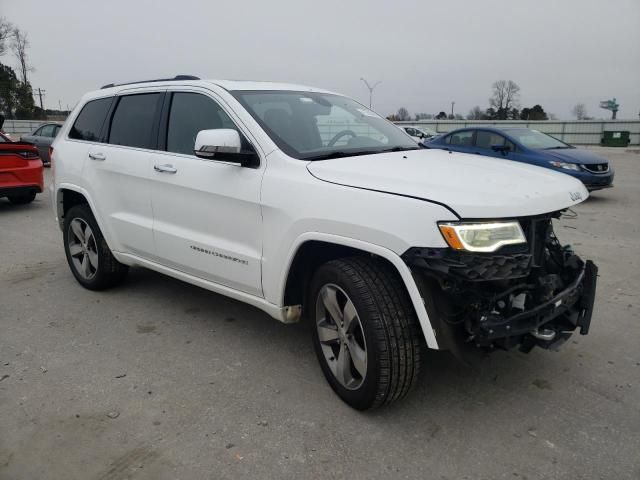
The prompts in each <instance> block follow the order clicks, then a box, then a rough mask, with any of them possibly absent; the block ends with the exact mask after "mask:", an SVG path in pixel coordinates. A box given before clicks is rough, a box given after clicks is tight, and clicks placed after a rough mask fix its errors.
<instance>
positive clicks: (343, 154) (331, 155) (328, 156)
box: [303, 150, 380, 160]
mask: <svg viewBox="0 0 640 480" xmlns="http://www.w3.org/2000/svg"><path fill="white" fill-rule="evenodd" d="M374 153H380V152H379V150H361V151H359V152H343V151H338V152H330V153H323V154H322V155H315V156H312V157H305V158H303V160H330V159H332V158H342V157H355V156H357V155H372V154H374Z"/></svg>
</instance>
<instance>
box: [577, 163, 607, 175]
mask: <svg viewBox="0 0 640 480" xmlns="http://www.w3.org/2000/svg"><path fill="white" fill-rule="evenodd" d="M582 168H584V169H585V170H587V171H588V172H591V173H607V172H608V171H609V164H608V163H593V164H590V165H582Z"/></svg>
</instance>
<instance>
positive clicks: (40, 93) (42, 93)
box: [37, 88, 47, 110]
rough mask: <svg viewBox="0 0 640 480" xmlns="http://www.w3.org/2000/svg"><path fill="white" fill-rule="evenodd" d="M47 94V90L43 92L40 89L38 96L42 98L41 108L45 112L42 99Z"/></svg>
mask: <svg viewBox="0 0 640 480" xmlns="http://www.w3.org/2000/svg"><path fill="white" fill-rule="evenodd" d="M46 93H47V92H46V90H42V89H41V88H38V94H37V95H38V97H40V108H41V109H42V110H44V102H43V101H42V97H44V96H45V94H46Z"/></svg>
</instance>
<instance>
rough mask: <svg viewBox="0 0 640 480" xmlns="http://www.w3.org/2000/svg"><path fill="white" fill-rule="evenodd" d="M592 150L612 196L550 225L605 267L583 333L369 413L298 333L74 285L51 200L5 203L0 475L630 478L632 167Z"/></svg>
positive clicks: (168, 293)
mask: <svg viewBox="0 0 640 480" xmlns="http://www.w3.org/2000/svg"><path fill="white" fill-rule="evenodd" d="M600 151H601V152H602V153H603V154H605V155H606V156H608V157H609V158H610V160H611V161H612V163H613V165H614V166H615V168H616V170H617V177H616V182H615V183H616V187H615V188H614V189H610V190H607V191H603V192H598V193H595V194H594V195H593V196H592V198H590V199H589V200H588V201H587V202H585V203H583V204H582V205H580V206H579V207H578V208H576V211H577V212H578V213H579V216H578V218H577V219H574V220H565V221H564V222H563V223H562V224H561V225H560V226H558V227H557V232H558V235H559V236H560V238H561V240H563V241H564V242H570V243H572V244H573V245H574V246H575V248H576V250H578V252H579V253H581V254H582V255H583V256H586V257H589V258H592V259H593V260H594V261H595V262H596V263H597V264H598V265H599V267H600V274H601V277H600V283H599V286H598V296H597V297H598V298H597V303H596V311H595V314H594V319H593V323H592V329H591V333H590V335H588V336H586V337H581V336H579V335H575V336H574V337H572V339H571V340H570V341H569V342H568V343H567V344H566V345H564V347H563V348H562V349H561V350H560V351H559V352H548V351H543V350H539V349H538V350H534V351H533V352H531V353H530V354H528V355H524V354H521V353H518V352H500V353H497V354H495V355H493V356H491V357H490V358H489V359H487V360H486V361H484V362H483V363H482V364H481V365H478V366H477V368H467V367H464V366H462V365H460V364H459V363H457V362H456V361H455V360H454V359H453V358H452V357H451V356H450V355H449V354H447V353H445V352H429V353H428V354H427V356H426V359H425V365H424V369H423V373H422V378H421V382H420V384H419V386H418V388H416V390H414V391H413V392H412V394H411V395H410V396H409V397H408V398H407V399H406V400H405V401H403V402H400V403H397V404H396V405H394V406H392V407H391V408H387V409H384V410H380V411H376V412H373V413H360V412H356V411H354V410H351V409H350V408H349V407H347V406H346V405H344V404H343V403H342V402H341V401H340V400H339V399H338V398H337V397H336V396H335V395H334V394H333V392H332V391H331V389H330V388H329V386H328V385H327V384H326V382H325V380H324V379H323V377H322V373H321V371H320V368H319V366H318V365H317V362H316V358H315V356H314V353H313V350H312V346H311V342H310V339H309V335H308V331H307V327H306V326H305V325H304V324H300V325H292V326H286V325H282V324H280V323H278V322H276V321H274V320H271V319H270V318H268V317H267V316H266V315H265V314H263V313H261V312H260V311H258V310H256V309H254V308H252V307H249V306H246V305H244V304H241V303H238V302H236V301H233V300H230V299H227V298H225V297H222V296H218V295H215V294H212V293H210V292H207V291H205V290H202V289H200V288H197V287H194V286H191V285H187V284H184V283H180V282H178V281H177V280H173V279H171V278H168V277H164V276H162V275H160V274H156V273H154V272H150V271H147V270H143V269H134V270H132V272H131V275H130V277H129V280H128V281H127V282H126V283H125V284H124V285H123V286H122V287H119V288H117V289H114V290H111V291H108V292H102V293H96V292H90V291H87V290H84V289H82V288H81V287H80V286H79V285H78V284H77V283H76V282H75V280H74V279H73V277H72V276H71V273H70V272H69V270H68V268H67V265H66V261H65V257H64V253H63V249H62V244H61V233H60V231H59V230H58V229H57V226H56V225H55V224H54V221H53V218H52V214H51V208H50V199H49V197H48V194H43V195H40V196H39V197H38V199H37V200H36V201H35V202H34V203H33V204H31V205H28V206H24V207H16V206H11V205H10V204H9V203H8V202H7V201H6V200H0V479H3V480H4V479H11V480H15V479H64V480H71V479H110V480H114V479H125V478H133V479H153V480H157V479H177V478H179V479H208V478H211V479H243V478H265V479H267V478H268V479H271V478H272V479H279V478H351V479H359V478H362V479H375V478H384V479H388V478H420V479H503V478H504V479H507V478H508V479H525V478H528V479H539V478H549V479H558V478H572V479H583V478H585V479H586V478H601V479H616V480H619V479H627V478H633V479H638V478H640V349H639V348H638V345H639V343H638V341H639V339H640V325H639V319H638V317H639V313H640V298H639V295H640V288H639V285H640V273H639V271H638V266H639V265H638V264H639V262H640V241H639V232H638V229H639V224H640V209H639V206H640V187H639V185H640V155H638V154H637V153H636V152H635V151H625V150H624V149H618V150H616V149H601V150H600ZM47 175H48V176H49V175H50V172H47Z"/></svg>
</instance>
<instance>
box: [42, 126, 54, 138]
mask: <svg viewBox="0 0 640 480" xmlns="http://www.w3.org/2000/svg"><path fill="white" fill-rule="evenodd" d="M54 132H55V125H45V126H44V127H42V128H41V129H40V133H38V135H39V136H40V137H50V138H53V137H54V136H55V134H54Z"/></svg>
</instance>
